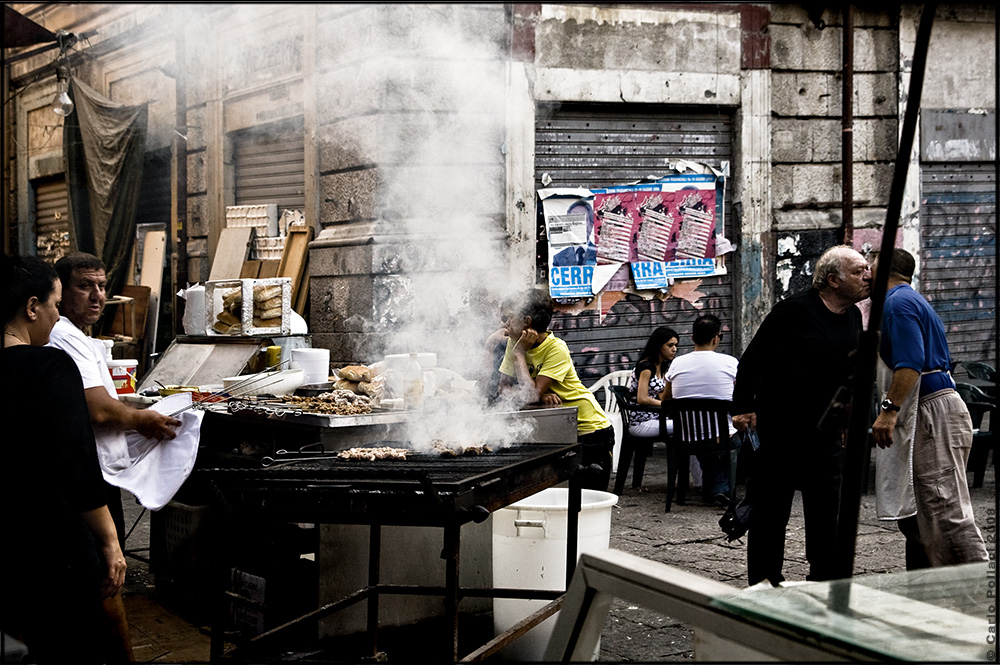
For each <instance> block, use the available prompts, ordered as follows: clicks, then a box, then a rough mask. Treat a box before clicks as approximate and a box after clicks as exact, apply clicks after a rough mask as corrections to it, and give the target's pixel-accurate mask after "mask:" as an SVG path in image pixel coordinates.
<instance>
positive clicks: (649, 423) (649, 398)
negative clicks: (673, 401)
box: [628, 327, 680, 437]
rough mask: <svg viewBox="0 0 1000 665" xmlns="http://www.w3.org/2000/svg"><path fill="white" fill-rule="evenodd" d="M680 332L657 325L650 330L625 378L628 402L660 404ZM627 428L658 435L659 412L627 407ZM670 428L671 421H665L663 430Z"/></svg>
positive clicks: (636, 431) (657, 407) (631, 403)
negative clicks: (630, 371) (644, 344)
mask: <svg viewBox="0 0 1000 665" xmlns="http://www.w3.org/2000/svg"><path fill="white" fill-rule="evenodd" d="M679 340H680V336H679V335H678V334H677V331H675V330H673V329H672V328H667V327H660V328H657V329H656V330H654V331H653V334H652V335H650V336H649V340H648V341H647V342H646V347H645V348H644V349H643V350H642V354H641V355H640V356H639V362H637V363H636V365H635V369H633V370H632V376H630V377H629V380H628V392H629V404H630V405H631V406H638V405H642V406H646V407H654V408H656V409H659V408H660V404H661V403H662V401H663V389H664V388H665V387H666V385H667V384H666V379H665V378H664V377H665V376H666V374H667V368H668V367H670V362H671V361H672V360H673V359H674V357H675V356H676V355H677V344H678V341H679ZM629 422H630V423H631V424H630V425H629V428H628V431H629V433H630V434H631V435H632V436H644V437H655V436H659V435H660V422H659V416H658V414H657V413H656V412H655V411H646V410H639V409H635V410H633V409H629ZM672 431H673V423H671V422H670V421H669V420H668V421H667V433H668V434H669V433H670V432H672Z"/></svg>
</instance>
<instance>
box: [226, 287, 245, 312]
mask: <svg viewBox="0 0 1000 665" xmlns="http://www.w3.org/2000/svg"><path fill="white" fill-rule="evenodd" d="M242 302H243V290H242V289H233V290H232V291H228V292H227V293H226V294H225V295H224V296H223V297H222V306H223V307H225V308H226V309H233V307H236V306H238V304H240V303H242Z"/></svg>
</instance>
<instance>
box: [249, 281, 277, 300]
mask: <svg viewBox="0 0 1000 665" xmlns="http://www.w3.org/2000/svg"><path fill="white" fill-rule="evenodd" d="M280 296H281V284H271V285H268V286H263V285H258V286H255V287H253V300H254V302H264V301H265V300H270V299H271V298H276V297H280Z"/></svg>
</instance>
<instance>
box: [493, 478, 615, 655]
mask: <svg viewBox="0 0 1000 665" xmlns="http://www.w3.org/2000/svg"><path fill="white" fill-rule="evenodd" d="M568 501H569V490H568V489H565V488H560V487H550V488H548V489H545V490H542V491H541V492H539V493H538V494H534V495H532V496H529V497H528V498H526V499H522V500H521V501H518V502H517V503H513V504H511V505H510V506H507V507H506V508H501V509H500V510H498V511H496V512H494V513H493V586H494V587H496V588H512V589H551V590H557V591H565V590H566V540H567V530H568V523H567V517H568V513H569V511H568V509H567V508H568V506H567V504H568ZM616 503H618V496H617V495H615V494H611V493H610V492H600V491H598V490H581V497H580V504H581V507H580V523H579V539H578V541H577V542H578V548H577V552H578V554H583V553H584V552H596V551H600V550H606V549H608V547H609V545H610V542H611V508H612V507H613V506H614V505H615V504H616ZM549 602H550V601H548V600H519V599H516V598H495V599H494V600H493V630H494V632H495V634H497V635H499V634H500V633H502V632H504V631H506V630H507V629H509V628H510V627H511V626H513V625H514V624H515V623H517V622H518V621H520V620H522V619H524V618H525V617H527V616H528V615H529V614H531V613H532V612H535V611H537V610H539V609H540V608H542V607H544V606H545V605H547V604H548V603H549ZM557 616H558V613H556V614H555V615H553V616H551V617H549V618H548V619H546V620H545V621H543V622H542V623H541V624H539V625H537V626H535V627H534V628H532V629H531V630H530V631H528V632H527V633H526V634H524V635H523V636H521V637H520V638H518V639H517V640H515V641H514V642H513V643H511V644H510V645H509V646H507V647H506V648H505V649H504V651H503V652H502V655H503V657H504V658H505V659H509V660H516V661H540V660H542V658H543V657H544V655H545V647H546V646H547V645H548V643H549V637H550V636H551V635H552V629H553V628H554V627H555V623H556V617H557ZM599 654H600V642H598V646H597V649H596V650H595V652H594V657H593V660H596V659H597V657H598V655H599Z"/></svg>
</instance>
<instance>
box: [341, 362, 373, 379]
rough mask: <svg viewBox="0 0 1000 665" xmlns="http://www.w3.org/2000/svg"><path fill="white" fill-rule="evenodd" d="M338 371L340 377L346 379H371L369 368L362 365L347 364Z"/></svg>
mask: <svg viewBox="0 0 1000 665" xmlns="http://www.w3.org/2000/svg"><path fill="white" fill-rule="evenodd" d="M338 373H339V374H340V376H341V377H342V378H345V379H347V380H348V381H371V380H372V372H371V370H370V369H368V368H367V367H365V366H364V365H348V366H347V367H344V368H342V369H340V370H338Z"/></svg>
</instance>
